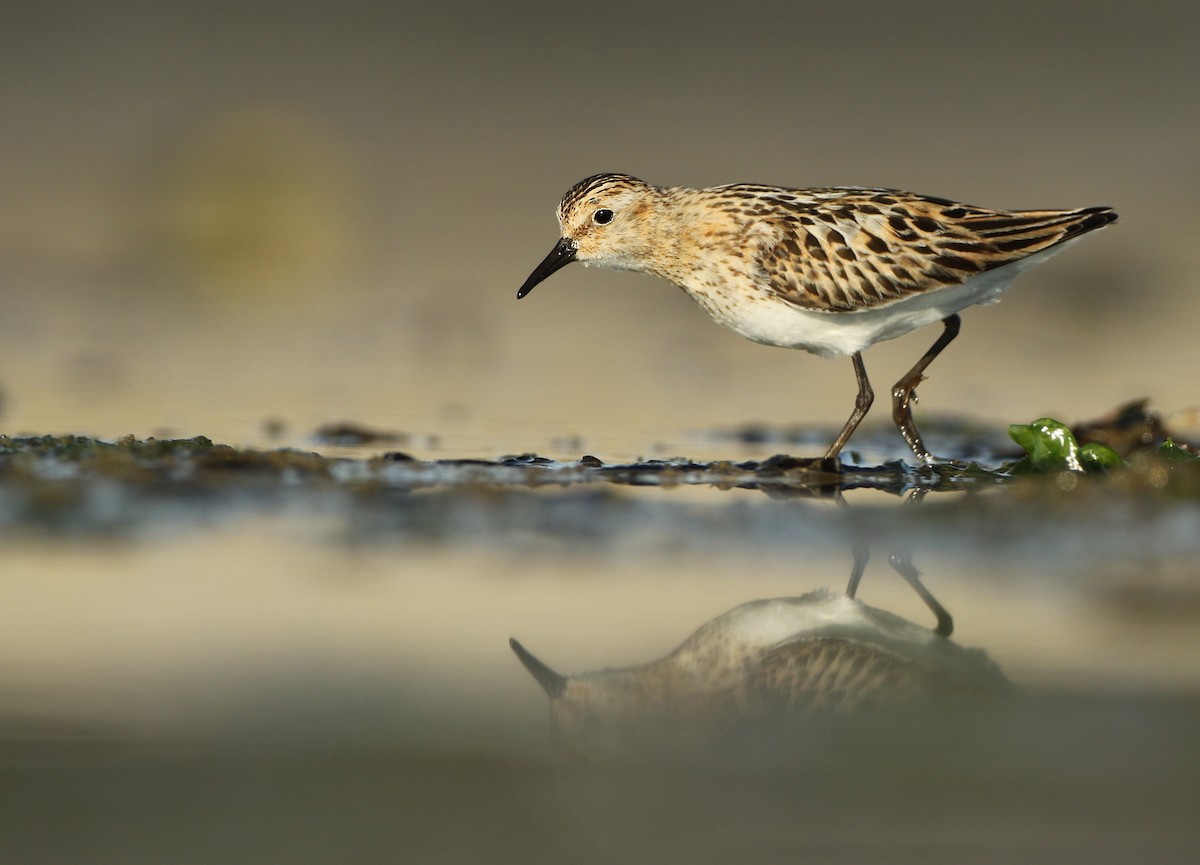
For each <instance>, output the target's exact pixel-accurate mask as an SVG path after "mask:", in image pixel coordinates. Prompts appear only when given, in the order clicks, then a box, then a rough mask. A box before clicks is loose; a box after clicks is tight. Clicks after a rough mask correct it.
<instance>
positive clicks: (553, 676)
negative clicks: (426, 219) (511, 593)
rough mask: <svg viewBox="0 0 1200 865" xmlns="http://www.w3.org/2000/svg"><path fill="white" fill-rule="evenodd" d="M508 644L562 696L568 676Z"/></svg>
mask: <svg viewBox="0 0 1200 865" xmlns="http://www.w3.org/2000/svg"><path fill="white" fill-rule="evenodd" d="M560 266H561V265H560ZM508 645H509V646H511V647H512V650H513V651H514V652H516V653H517V657H518V658H520V659H521V663H522V664H524V665H525V669H526V670H528V671H529V672H530V674H532V675H533V678H535V679H537V683H538V684H539V685H541V686H542V690H543V691H545V692H546V693H547V694H548V695H549V697H550V699H551V700H553V699H554V698H555V697H559V696H561V695H562V692H563V691H565V690H567V677H566V676H560V675H559V674H558V673H556V672H554V671H553V670H551V669H550V668H549V667H547V666H546V665H545V664H543V663H542V662H541V661H539V660H538V659H537V658H535V657H534V656H533V655H531V654H530V653H529V650H528V649H526V648H525V647H524V646H522V645H521V644H520V643H518V642H517V641H516V640H509V641H508Z"/></svg>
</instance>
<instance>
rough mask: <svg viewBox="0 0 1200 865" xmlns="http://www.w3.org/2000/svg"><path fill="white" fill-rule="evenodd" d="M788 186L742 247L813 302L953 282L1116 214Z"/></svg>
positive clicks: (900, 294) (847, 305) (771, 285)
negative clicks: (765, 228) (751, 245)
mask: <svg viewBox="0 0 1200 865" xmlns="http://www.w3.org/2000/svg"><path fill="white" fill-rule="evenodd" d="M793 192H794V194H782V195H780V196H778V197H775V198H774V200H772V201H771V202H770V207H768V208H765V212H761V211H760V212H758V213H757V214H756V215H757V216H758V217H759V218H760V219H763V220H767V221H769V222H770V223H771V228H772V230H771V231H770V232H765V233H763V234H762V235H760V238H759V240H758V243H757V248H756V249H754V250H750V251H749V252H750V253H751V254H752V255H754V257H755V259H756V262H755V263H756V265H757V268H758V271H759V276H760V278H761V279H763V281H764V284H765V286H766V287H767V290H768V291H770V292H771V293H773V294H774V295H776V296H777V297H779V298H781V299H783V300H786V301H787V302H788V303H792V304H795V305H796V306H799V307H803V308H804V309H811V310H814V311H820V312H846V311H860V310H865V309H872V308H875V307H880V306H886V305H888V304H890V303H895V302H897V301H899V300H902V299H904V298H905V297H908V296H910V295H913V294H919V293H922V292H927V291H932V290H936V289H939V288H943V287H946V286H951V285H959V284H961V283H963V282H966V281H967V280H968V279H970V278H971V277H973V276H976V275H978V274H980V273H983V272H984V271H987V270H992V269H993V268H997V267H1003V266H1004V265H1006V264H1011V263H1012V262H1015V261H1018V260H1020V259H1022V258H1025V257H1027V256H1030V255H1033V254H1035V253H1038V252H1041V251H1043V250H1046V249H1049V248H1050V247H1052V246H1054V245H1056V244H1059V243H1062V242H1064V241H1066V240H1070V239H1072V238H1074V237H1077V236H1079V235H1081V234H1083V233H1084V232H1087V231H1091V230H1093V229H1096V228H1100V227H1102V226H1104V225H1107V224H1108V223H1110V222H1113V221H1114V220H1115V219H1116V218H1117V215H1116V213H1115V212H1114V211H1113V210H1112V209H1111V208H1107V207H1090V208H1084V209H1082V210H1023V211H996V210H984V209H982V208H978V207H972V206H969V205H965V204H958V203H956V202H953V201H947V200H945V199H940V198H930V197H927V196H918V195H913V194H911V193H904V192H897V191H894V190H881V189H825V190H794V191H793ZM759 195H760V196H762V195H763V193H761V192H760V193H759Z"/></svg>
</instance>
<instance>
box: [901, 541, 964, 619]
mask: <svg viewBox="0 0 1200 865" xmlns="http://www.w3.org/2000/svg"><path fill="white" fill-rule="evenodd" d="M888 564H890V565H891V566H892V568H893V569H894V570H895V571H896V573H898V574H899V575H900V576H902V577H904V580H905V582H907V583H908V584H909V585H910V586H912V590H913V591H914V592H916V593H917V595H919V596H920V598H921V600H922V601H924V602H925V606H927V607H929V609H930V611H931V612H932V613H933V615H934V618H936V619H937V626H936V627H935V628H934V629H933V631H934V633H936V634H937V635H938V636H941V637H949V636H950V635H951V634H952V633H954V619H952V618H951V617H950V614H949V613H948V612H946V608H945V607H943V606H942V605H941V604H939V603H938V599H937V598H935V597H934V596H933V595H932V594H930V592H929V589H927V588H925V584H924V583H922V582H921V572H920V571H918V570H917V568H916V565H914V564H913V561H912V550H908V549H903V550H897V551H895V552H893V553H892V554H891V555H890V556H888Z"/></svg>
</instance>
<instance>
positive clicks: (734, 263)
mask: <svg viewBox="0 0 1200 865" xmlns="http://www.w3.org/2000/svg"><path fill="white" fill-rule="evenodd" d="M557 217H558V221H559V225H560V229H561V237H560V239H559V241H558V242H557V243H556V244H555V245H554V248H553V249H552V250H551V251H550V253H549V254H548V255H547V256H546V257H545V259H544V260H543V261H542V262H541V264H539V265H538V266H537V267H536V268H535V269H534V270H533V272H532V273H531V274H530V275H529V278H528V279H526V280H525V282H524V284H523V285H522V286H521V287H520V289H519V290H518V291H517V297H518V298H523V297H525V296H526V295H528V294H529V292H530V291H532V290H533V288H534V287H535V286H537V285H538V284H539V283H540V282H542V281H543V280H545V279H546V278H547V277H549V276H550V275H551V274H553V273H555V272H557V271H558V270H560V269H561V268H563V267H565V266H566V265H568V264H570V263H572V262H576V261H577V262H580V263H581V264H583V265H585V266H589V265H594V266H598V267H604V268H609V269H612V270H629V271H636V272H642V273H648V274H651V275H653V276H657V277H661V278H662V279H665V280H667V281H668V282H671V283H674V284H675V285H676V286H678V287H679V288H682V289H683V290H684V291H685V292H686V293H687V294H688V295H689V296H690V297H691V298H692V299H693V300H695V301H696V302H697V303H698V304H700V306H701V307H702V308H703V309H704V311H705V312H707V313H708V314H709V315H710V316H711V317H712V318H713V319H714V320H715V321H716V322H717V323H718V324H722V325H724V326H726V327H728V328H730V329H731V330H733V331H734V332H735V333H737V334H739V335H741V336H743V337H745V338H746V339H749V340H752V341H754V342H757V343H762V344H765V345H773V346H780V347H783V348H792V349H803V350H805V351H808V352H811V353H813V354H816V355H819V356H822V357H825V358H840V357H845V356H847V355H848V356H849V357H850V359H851V361H852V362H853V365H854V373H855V378H856V380H857V384H858V394H857V396H856V398H855V402H854V410H853V411H852V412H851V414H850V417H849V418H848V419H847V420H846V423H845V424H844V425H843V427H842V429H841V431H840V432H839V433H838V435H837V438H836V439H834V441H833V444H832V445H830V447H829V449H828V450H827V451H826V453H825V458H826V459H830V460H832V459H836V458H838V456H839V454H840V453H841V451H842V448H843V447H844V446H845V445H846V443H847V441H849V439H850V437H851V436H852V435H853V434H854V431H855V429H856V428H857V427H858V425H859V424H860V423H861V422H862V419H863V418H864V417H865V416H866V414H867V412H868V410H869V409H870V407H871V404H872V403H873V402H874V399H875V394H874V391H873V389H872V388H871V384H870V381H869V379H868V378H867V372H866V368H865V366H864V365H863V360H862V352H863V351H864V350H865V349H867V348H869V347H870V346H871V345H874V344H875V343H877V342H881V341H883V340H888V339H894V338H896V337H898V336H902V335H904V334H906V333H909V332H910V331H913V330H916V329H918V328H921V327H925V326H926V325H931V324H935V323H937V322H941V323H942V326H943V330H942V332H941V334H940V335H939V336H938V338H937V340H936V341H935V342H934V343H933V345H932V346H930V348H929V350H928V351H926V352H925V354H924V355H922V356H921V358H920V359H919V360H918V361H917V362H916V364H915V365H914V366H913V367H912V369H910V370H909V371H908V373H906V374H905V375H904V377H903V378H901V379H900V380H899V381H898V382H896V385H895V386H894V387H893V388H892V418H893V420H894V422H895V424H896V426H897V427H898V428H899V430H900V433H901V435H902V436H903V437H904V440H905V442H907V444H908V446H909V448H910V449H911V450H912V452H913V453H914V454H915V455H916V457H917V458H918V459H919V460H920V461H921V462H922V463H924V464H926V465H929V464H933V463H935V462H937V461H938V460H937V458H936V457H934V456H933V454H932V453H931V452H930V450H929V449H928V448H927V447H926V445H925V442H924V440H923V438H922V436H921V433H920V431H919V430H918V429H917V426H916V423H915V422H914V421H913V417H912V402H913V401H914V397H915V391H916V387H917V385H918V384H920V382H921V381H923V380H924V378H925V375H924V374H925V369H926V368H927V367H928V366H929V364H930V363H931V362H932V361H933V360H934V358H936V357H937V356H938V355H939V354H941V352H942V350H943V349H945V348H946V346H947V345H949V344H950V343H951V342H952V341H953V340H954V339H955V337H957V336H958V333H959V329H960V318H959V315H958V313H959V312H960V311H961V310H963V309H965V308H967V307H969V306H973V305H976V304H989V303H994V302H996V301H997V300H999V299H1000V294H1001V292H1003V291H1004V290H1005V289H1006V288H1008V286H1009V284H1010V283H1011V282H1012V280H1013V279H1014V278H1015V277H1016V276H1017V275H1018V274H1020V273H1021V272H1022V271H1024V270H1026V269H1027V268H1029V267H1031V266H1033V265H1034V264H1037V263H1040V262H1041V261H1044V260H1045V259H1046V258H1047V257H1049V256H1050V255H1052V254H1054V253H1055V252H1058V251H1060V250H1062V249H1064V248H1066V247H1067V246H1069V245H1070V244H1072V243H1074V242H1075V241H1076V240H1078V239H1080V237H1082V236H1083V235H1084V234H1086V233H1088V232H1090V231H1094V230H1096V229H1098V228H1102V227H1104V226H1106V225H1108V224H1109V223H1111V222H1114V221H1116V219H1117V213H1116V211H1115V210H1114V209H1113V208H1111V207H1103V206H1101V207H1084V208H1078V209H1073V210H991V209H987V208H983V207H976V206H974V205H969V204H962V203H960V202H957V201H951V200H949V199H946V198H937V197H934V196H930V195H919V194H916V193H911V192H903V191H900V190H896V189H886V188H876V187H853V186H843V187H823V188H811V189H793V188H786V187H780V186H769V185H764V184H756V183H733V184H727V185H724V186H713V187H708V188H704V189H691V188H687V187H662V186H654V185H652V184H650V183H647V182H645V181H643V180H640V179H638V178H636V177H633V176H631V175H628V174H614V173H604V174H596V175H593V176H591V177H588V178H585V179H584V180H581V181H580V182H578V183H576V184H575V185H574V186H572V187H571V188H570V189H568V190H567V192H566V194H565V195H563V197H562V200H561V202H560V203H559V205H558V210H557Z"/></svg>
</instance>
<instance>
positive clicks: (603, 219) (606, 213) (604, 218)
mask: <svg viewBox="0 0 1200 865" xmlns="http://www.w3.org/2000/svg"><path fill="white" fill-rule="evenodd" d="M612 220H613V212H612V211H611V210H609V209H607V208H602V209H600V210H597V211H596V212H595V213H593V214H592V222H594V223H596V224H597V225H608V224H609V223H610V222H612Z"/></svg>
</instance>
